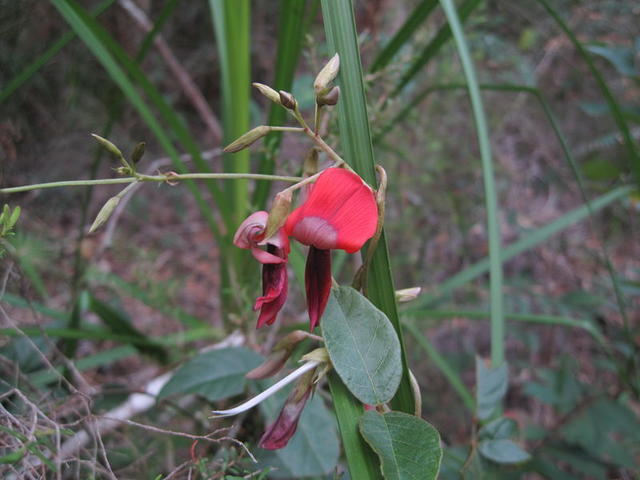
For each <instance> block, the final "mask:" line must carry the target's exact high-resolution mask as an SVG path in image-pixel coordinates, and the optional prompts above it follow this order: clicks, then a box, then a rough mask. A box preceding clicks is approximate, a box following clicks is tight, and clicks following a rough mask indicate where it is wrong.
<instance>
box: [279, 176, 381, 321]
mask: <svg viewBox="0 0 640 480" xmlns="http://www.w3.org/2000/svg"><path fill="white" fill-rule="evenodd" d="M377 224H378V206H377V204H376V200H375V197H374V194H373V191H372V190H371V188H369V186H367V185H366V184H365V183H364V182H363V181H362V179H361V178H360V177H359V176H358V175H356V174H355V173H352V172H349V171H347V170H344V169H340V168H328V169H326V170H325V171H324V172H322V174H320V176H319V177H318V180H316V182H315V184H314V185H313V187H312V188H311V191H310V193H309V196H308V197H307V199H306V201H305V203H303V204H302V205H301V206H300V207H298V208H297V209H295V210H294V211H293V212H292V213H291V215H289V217H288V218H287V222H286V224H285V226H284V231H285V233H286V234H287V235H289V236H292V237H293V238H295V239H296V240H298V241H299V242H300V243H303V244H305V245H309V247H310V248H309V254H308V256H307V266H306V271H305V284H306V291H307V308H308V310H309V319H310V321H311V330H313V329H314V328H315V327H316V325H318V323H319V322H320V318H321V317H322V313H323V312H324V309H325V307H326V306H327V301H328V300H329V292H330V289H331V254H330V250H331V249H336V248H337V249H341V250H346V251H347V252H348V253H354V252H357V251H358V250H360V249H361V248H362V246H363V245H364V243H365V242H366V241H367V240H369V239H370V238H371V237H372V236H373V234H374V233H375V231H376V226H377Z"/></svg>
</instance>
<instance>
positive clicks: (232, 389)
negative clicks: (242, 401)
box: [158, 347, 263, 402]
mask: <svg viewBox="0 0 640 480" xmlns="http://www.w3.org/2000/svg"><path fill="white" fill-rule="evenodd" d="M262 361H263V358H262V357H261V356H260V355H258V354H257V353H255V352H254V351H253V350H249V349H248V348H244V347H232V348H223V349H220V350H213V351H211V352H206V353H202V354H200V355H198V356H196V357H195V358H192V359H191V360H189V361H188V362H187V363H185V364H184V365H183V366H182V367H180V368H179V369H178V370H176V372H175V373H174V374H173V376H172V377H171V380H169V382H167V384H166V385H165V386H164V388H163V389H162V390H161V391H160V393H159V394H158V398H165V397H168V396H169V395H172V394H175V393H181V394H185V393H197V394H199V395H202V396H203V397H205V398H206V399H207V400H210V401H212V402H213V401H216V400H221V399H223V398H228V397H232V396H234V395H238V394H239V393H242V391H243V390H244V387H245V384H246V382H247V381H246V379H245V378H244V376H245V374H246V373H247V372H249V370H252V369H254V368H255V367H257V366H258V365H260V364H261V363H262Z"/></svg>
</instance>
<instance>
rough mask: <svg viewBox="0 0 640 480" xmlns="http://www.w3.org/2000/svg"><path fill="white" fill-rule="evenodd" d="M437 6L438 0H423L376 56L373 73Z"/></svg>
mask: <svg viewBox="0 0 640 480" xmlns="http://www.w3.org/2000/svg"><path fill="white" fill-rule="evenodd" d="M437 6H438V0H422V1H421V2H420V3H419V4H418V5H417V6H416V8H415V9H414V10H413V12H411V15H409V18H407V19H406V20H405V22H404V23H403V24H402V26H401V27H400V28H399V29H398V31H397V32H396V34H395V35H394V36H393V38H392V39H391V40H389V42H388V43H387V44H386V45H385V47H384V48H383V49H382V51H381V52H380V53H379V54H378V56H377V57H376V58H375V60H374V61H373V63H372V64H371V68H370V69H369V71H370V72H371V73H373V72H376V71H378V70H380V69H382V68H384V67H386V66H387V65H388V64H389V62H391V60H392V59H393V57H394V56H395V55H396V53H398V51H399V50H400V49H401V48H402V47H403V46H404V44H405V43H407V41H408V40H409V38H411V35H413V33H414V32H415V31H416V30H417V29H418V27H419V26H420V25H422V22H424V21H425V20H426V19H427V18H428V17H429V15H431V12H433V10H434V9H435V8H436V7H437Z"/></svg>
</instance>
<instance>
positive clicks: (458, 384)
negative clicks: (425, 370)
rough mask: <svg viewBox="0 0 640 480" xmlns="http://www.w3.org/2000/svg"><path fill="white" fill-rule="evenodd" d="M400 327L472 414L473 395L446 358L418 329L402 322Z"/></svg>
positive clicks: (473, 410) (474, 404)
mask: <svg viewBox="0 0 640 480" xmlns="http://www.w3.org/2000/svg"><path fill="white" fill-rule="evenodd" d="M402 326H403V327H404V328H405V329H406V330H407V331H408V332H409V333H410V334H411V336H412V337H413V338H414V339H415V341H416V342H417V343H418V345H420V347H422V349H423V350H424V351H425V353H426V354H427V355H428V356H429V358H430V359H431V361H432V362H433V364H434V365H435V366H436V367H438V369H439V370H440V372H441V373H442V374H443V375H444V376H445V378H446V379H447V381H448V382H449V384H450V385H451V388H453V389H454V390H455V392H456V393H457V394H458V395H459V396H460V399H461V400H462V403H464V405H465V407H467V408H468V409H469V411H470V412H471V413H472V414H473V412H475V408H476V402H475V400H474V399H473V395H472V394H471V392H470V391H469V389H468V388H467V387H466V386H465V384H464V382H463V381H462V379H461V378H460V376H459V375H458V374H457V373H456V371H455V370H454V369H453V367H452V366H451V365H449V362H447V360H446V358H444V357H443V356H442V355H441V354H440V352H438V350H437V349H436V348H435V347H434V346H433V344H432V343H431V342H430V341H429V339H428V338H427V337H426V336H425V335H423V334H422V332H421V331H420V330H418V328H417V327H416V326H415V325H413V324H412V323H409V322H406V321H403V322H402Z"/></svg>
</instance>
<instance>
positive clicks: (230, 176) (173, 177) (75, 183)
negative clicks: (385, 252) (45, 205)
mask: <svg viewBox="0 0 640 480" xmlns="http://www.w3.org/2000/svg"><path fill="white" fill-rule="evenodd" d="M210 179H220V180H238V179H243V180H270V181H274V182H275V181H279V182H291V183H296V182H299V181H300V180H302V178H301V177H288V176H284V175H262V174H259V173H184V174H178V173H175V174H173V173H172V174H165V175H142V174H138V175H137V176H135V177H123V178H102V179H98V180H66V181H62V182H47V183H35V184H33V185H23V186H21V187H10V188H0V193H5V194H8V193H18V192H27V191H29V190H38V189H41V188H56V187H82V186H87V185H117V184H123V183H131V184H133V183H135V182H138V181H140V182H169V181H170V182H173V181H180V180H210Z"/></svg>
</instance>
